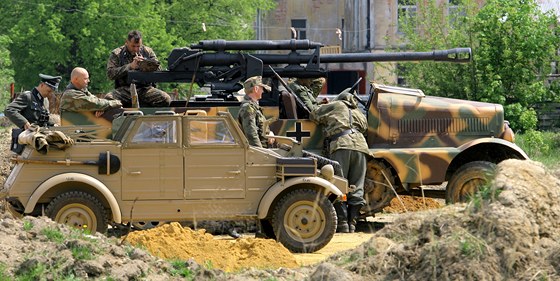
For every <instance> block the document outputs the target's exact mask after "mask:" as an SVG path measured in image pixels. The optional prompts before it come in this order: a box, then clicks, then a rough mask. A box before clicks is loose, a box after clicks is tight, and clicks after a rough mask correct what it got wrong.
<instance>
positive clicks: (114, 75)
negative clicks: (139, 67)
mask: <svg viewBox="0 0 560 281" xmlns="http://www.w3.org/2000/svg"><path fill="white" fill-rule="evenodd" d="M129 70H130V63H129V64H125V65H122V66H120V65H119V56H118V55H117V54H115V53H114V52H111V56H109V60H108V61H107V77H109V79H111V80H116V79H118V78H120V77H124V76H125V75H127V74H128V71H129Z"/></svg>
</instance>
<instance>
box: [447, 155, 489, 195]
mask: <svg viewBox="0 0 560 281" xmlns="http://www.w3.org/2000/svg"><path fill="white" fill-rule="evenodd" d="M495 172H496V164H494V163H492V162H488V161H474V162H470V163H467V164H465V165H463V166H461V167H460V168H459V169H458V170H457V171H455V173H454V174H453V175H452V176H451V179H450V180H449V183H448V184H447V189H446V192H445V201H446V203H448V204H453V203H457V202H466V201H467V199H468V198H469V197H470V196H472V195H473V194H474V193H475V192H476V191H478V190H479V189H480V188H481V187H483V186H485V185H487V184H488V183H490V181H491V180H492V178H494V174H495Z"/></svg>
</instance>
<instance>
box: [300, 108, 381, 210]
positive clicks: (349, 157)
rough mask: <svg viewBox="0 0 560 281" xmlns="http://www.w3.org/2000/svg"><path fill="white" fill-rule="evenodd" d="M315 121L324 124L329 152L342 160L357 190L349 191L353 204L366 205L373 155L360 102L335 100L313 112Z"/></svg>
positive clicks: (341, 162) (334, 158)
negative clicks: (366, 187)
mask: <svg viewBox="0 0 560 281" xmlns="http://www.w3.org/2000/svg"><path fill="white" fill-rule="evenodd" d="M311 120H313V121H315V122H316V123H318V124H320V125H322V126H323V130H324V131H325V133H326V138H327V140H328V141H329V144H328V152H329V154H330V158H331V159H332V160H335V161H338V162H339V163H340V166H341V168H342V173H343V175H344V177H345V178H346V179H347V180H348V184H349V185H354V186H355V190H354V191H353V192H349V193H348V194H347V199H348V204H349V205H364V204H365V200H364V198H363V196H364V182H365V176H366V168H367V157H368V156H369V155H370V154H369V150H368V145H367V142H366V139H365V137H364V134H365V133H366V131H367V120H366V117H365V116H364V114H363V113H362V112H361V111H360V109H359V108H358V107H357V105H356V104H352V103H350V102H348V101H346V100H335V101H332V102H330V103H328V104H324V105H320V106H318V107H317V109H316V110H314V111H312V112H311Z"/></svg>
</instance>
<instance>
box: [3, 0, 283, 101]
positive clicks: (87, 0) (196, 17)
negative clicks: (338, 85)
mask: <svg viewBox="0 0 560 281" xmlns="http://www.w3.org/2000/svg"><path fill="white" fill-rule="evenodd" d="M273 6H274V1H272V0H247V1H234V0H216V1H203V0H193V1H160V0H142V1H141V0H131V1H127V2H123V1H120V0H41V1H16V0H7V1H3V2H2V5H0V13H1V14H2V15H3V16H2V18H1V19H0V34H6V35H7V36H8V38H9V39H10V40H11V42H9V44H8V50H9V51H10V52H11V61H12V63H13V67H14V69H15V82H16V85H17V87H18V89H19V88H20V87H21V88H25V89H30V88H32V87H34V86H36V84H38V77H37V74H38V73H47V74H51V75H62V76H63V82H62V83H61V88H62V89H63V88H64V87H65V85H66V83H67V82H65V81H68V80H69V76H70V72H71V70H72V69H73V68H74V67H76V66H82V67H85V68H86V69H88V71H89V72H90V79H91V83H90V86H89V88H90V91H92V92H93V93H103V92H108V91H110V90H111V89H112V85H113V84H112V82H111V81H109V79H108V78H107V76H106V70H105V68H106V64H107V60H108V58H109V54H110V52H111V50H113V49H114V48H117V47H119V46H121V45H123V44H124V42H125V40H126V35H127V33H128V32H129V31H130V30H133V29H138V30H140V31H141V32H142V33H143V43H144V44H145V45H147V46H150V47H152V48H153V49H154V51H155V52H156V54H158V56H159V57H158V58H159V60H160V61H161V62H162V64H163V66H164V67H167V65H166V64H167V62H166V58H167V55H168V54H169V53H170V52H171V50H172V49H173V48H178V47H184V46H186V45H188V44H191V43H196V42H198V41H199V40H202V39H218V38H223V39H230V40H233V39H235V40H239V39H250V38H253V36H254V34H253V31H252V24H253V21H254V19H255V16H256V13H257V9H261V10H268V9H271V8H272V7H273ZM202 23H205V26H206V32H205V31H203V29H202ZM1 42H2V41H1V39H0V43H1ZM1 46H2V45H0V63H1V62H2V58H3V57H4V56H3V53H2V50H3V48H2V47H1ZM0 69H3V68H0ZM0 73H1V72H0ZM2 78H3V77H2V76H1V75H0V82H2V81H1V79H2ZM176 86H177V85H171V86H169V87H170V88H173V87H176Z"/></svg>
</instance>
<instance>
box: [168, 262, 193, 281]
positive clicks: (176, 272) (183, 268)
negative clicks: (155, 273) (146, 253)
mask: <svg viewBox="0 0 560 281" xmlns="http://www.w3.org/2000/svg"><path fill="white" fill-rule="evenodd" d="M171 265H172V266H173V268H171V270H170V272H169V273H170V274H171V275H173V276H181V277H184V278H186V279H187V280H193V278H194V276H193V272H192V270H191V269H190V268H188V267H187V263H186V262H184V261H181V260H173V261H171Z"/></svg>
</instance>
